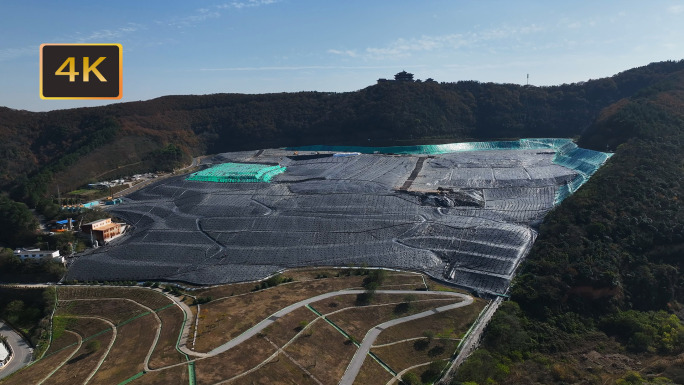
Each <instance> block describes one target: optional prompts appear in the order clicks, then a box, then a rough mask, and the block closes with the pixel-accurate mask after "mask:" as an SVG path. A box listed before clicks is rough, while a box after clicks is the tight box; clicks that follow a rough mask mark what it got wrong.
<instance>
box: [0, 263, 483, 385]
mask: <svg viewBox="0 0 684 385" xmlns="http://www.w3.org/2000/svg"><path fill="white" fill-rule="evenodd" d="M348 271H349V270H346V271H344V270H343V271H342V272H343V273H342V274H339V273H340V270H337V269H303V270H294V271H291V272H286V273H285V274H284V275H287V276H290V277H293V278H296V279H297V280H298V281H296V282H292V283H287V284H281V285H279V286H276V287H272V288H269V289H265V290H258V291H252V289H253V288H254V286H255V283H248V284H235V285H224V286H217V287H212V288H208V289H201V290H195V291H192V295H193V296H194V297H201V296H213V295H224V296H223V297H218V298H214V299H213V300H212V301H210V302H209V303H205V304H202V305H201V306H200V307H199V308H200V313H199V314H200V317H199V332H200V333H198V340H197V347H196V351H199V352H202V351H204V352H207V351H210V350H211V349H213V348H216V347H218V346H220V345H222V344H224V343H226V342H228V341H229V340H231V339H232V338H233V337H235V336H238V335H239V334H240V333H242V332H244V331H245V330H247V329H249V328H251V327H252V326H254V325H255V324H257V323H258V322H260V321H262V320H264V319H266V318H268V317H270V316H271V315H272V314H273V313H275V312H276V311H278V310H280V309H281V308H283V307H285V306H287V305H289V304H292V303H296V302H299V301H301V300H304V299H307V298H311V297H314V296H316V295H318V294H323V293H327V292H331V291H337V290H341V289H345V288H357V289H358V288H360V286H361V283H362V281H363V279H364V278H365V276H363V275H354V274H351V275H347V272H348ZM354 271H355V270H351V272H354ZM338 275H341V276H338ZM428 284H431V283H430V282H428ZM424 288H425V285H424V283H423V279H422V277H421V276H420V275H419V274H412V273H401V272H390V273H388V275H387V278H386V280H385V281H384V282H383V285H382V286H381V287H380V289H381V290H387V289H395V290H418V289H424ZM58 298H59V302H58V306H57V312H56V315H55V318H54V320H53V336H54V339H53V342H52V345H51V346H50V348H49V350H48V352H47V354H46V356H45V358H43V359H41V360H39V361H37V362H36V363H34V364H33V365H32V366H30V367H28V368H26V369H24V370H21V371H20V372H18V373H16V374H15V375H13V376H11V377H9V378H8V379H5V380H3V381H0V383H1V384H2V385H5V384H10V385H12V384H34V383H39V382H40V381H41V380H42V379H45V381H44V383H45V384H64V383H74V384H76V383H83V382H84V381H86V380H88V381H89V382H88V383H89V384H114V385H116V384H119V383H121V382H122V381H127V380H130V383H132V384H134V385H135V384H172V385H173V384H183V385H184V384H189V383H190V376H191V375H194V376H195V378H196V383H197V384H202V385H213V384H217V383H231V384H316V385H321V384H325V385H327V384H337V383H338V382H339V380H340V378H341V377H342V375H343V374H344V372H345V370H346V369H347V366H348V365H349V362H350V360H351V358H352V357H353V356H354V354H355V352H356V351H357V346H356V345H355V344H354V341H353V340H356V341H359V342H360V341H361V340H362V339H363V338H364V336H365V334H366V332H367V331H368V330H369V329H371V328H373V327H374V326H376V325H378V324H380V323H383V322H385V321H388V320H392V319H396V318H400V317H405V316H407V315H410V314H415V313H419V312H423V311H425V310H430V309H434V308H437V307H441V306H444V305H447V304H452V303H456V302H459V301H460V299H459V298H455V297H453V296H451V297H450V296H446V295H442V294H435V295H433V294H428V295H425V294H421V295H413V294H385V293H376V294H375V295H374V297H373V299H372V301H371V302H370V304H369V305H366V306H360V305H358V304H357V297H356V295H353V294H340V295H336V296H334V297H331V298H328V299H325V300H321V301H317V302H315V303H312V306H313V308H315V309H316V311H318V312H320V313H322V314H325V315H326V317H327V318H328V319H329V320H330V321H332V322H334V323H335V324H336V325H337V326H338V327H339V328H341V329H342V330H343V331H344V332H345V333H348V334H349V335H351V336H352V337H353V338H352V339H349V338H347V337H346V336H345V335H343V333H341V332H340V331H339V330H337V329H335V327H333V326H332V325H331V324H329V323H328V322H327V321H326V320H325V319H324V318H323V317H321V316H319V315H318V314H316V313H315V312H314V311H312V310H310V309H308V308H306V307H301V308H299V309H296V310H294V311H292V312H290V313H288V314H286V315H284V316H282V317H280V318H277V319H274V322H273V323H272V324H271V325H269V326H268V327H267V328H265V329H263V330H262V331H261V332H260V333H258V334H257V335H255V336H253V337H250V338H249V339H247V340H246V341H245V342H243V343H241V344H239V345H237V346H235V347H233V348H232V349H230V350H227V351H225V352H223V353H220V354H216V355H213V356H202V355H194V356H193V355H191V357H190V359H191V360H194V365H188V364H187V363H186V362H187V359H186V356H185V355H184V354H182V353H180V352H179V351H178V350H177V348H176V344H177V342H178V341H179V338H180V336H181V333H182V332H183V330H182V328H183V319H184V318H185V316H186V315H184V314H183V309H181V308H180V307H178V306H177V305H175V304H174V303H173V301H172V300H171V299H170V298H169V297H167V295H165V294H163V293H160V292H158V291H154V290H150V289H143V288H126V287H109V286H107V287H105V286H75V287H69V286H60V287H59V289H58ZM186 298H189V297H187V296H186ZM189 301H190V300H189V299H188V301H187V302H189ZM485 304H486V302H484V301H482V300H477V301H475V302H474V303H473V304H472V305H470V306H466V307H463V308H459V309H454V310H449V311H447V312H444V313H439V314H435V315H430V316H428V317H426V318H422V319H418V320H414V321H409V322H405V323H402V324H399V325H396V326H393V327H389V328H387V329H385V330H384V331H383V332H382V333H381V334H380V336H379V338H378V339H377V340H376V342H375V345H377V346H375V347H373V348H372V349H371V352H373V353H375V354H376V355H377V356H379V357H380V358H381V359H382V360H383V361H385V362H386V363H387V364H388V365H390V367H392V369H394V370H396V371H397V372H398V371H401V370H403V369H405V368H408V367H410V366H414V365H417V364H423V363H429V362H431V361H433V360H442V359H444V358H448V357H450V356H451V355H452V353H453V352H454V349H455V348H456V345H457V344H458V342H459V340H457V338H460V337H461V336H462V335H463V333H464V332H465V331H466V330H467V329H468V327H470V325H471V323H472V322H473V321H474V320H475V318H476V317H477V315H478V314H479V313H480V311H481V310H482V308H483V307H484V306H485ZM189 309H190V313H189V314H188V315H187V316H188V319H187V324H188V325H192V324H194V322H195V319H194V314H195V312H196V311H197V306H190V308H189ZM426 330H430V331H431V333H430V335H431V338H432V339H431V341H429V343H427V344H423V345H421V344H420V341H427V338H425V337H424V336H423V334H424V332H425V331H426ZM157 333H158V338H157ZM192 333H193V331H192V329H191V330H190V334H189V336H188V339H187V344H188V345H189V346H191V341H192V336H193V334H192ZM79 341H80V345H79ZM417 342H418V343H417ZM388 343H393V344H392V345H387V346H382V345H383V344H388ZM148 356H149V362H146V361H147V358H148ZM146 363H147V365H148V366H149V371H146V372H144V373H143V371H144V370H145V365H146ZM426 367H427V366H426ZM192 368H194V369H192ZM189 369H190V370H189ZM420 370H421V368H418V369H417V370H416V371H415V372H416V373H417V374H419V375H420V373H421V371H420ZM391 378H392V376H391V374H390V373H388V372H387V371H386V370H385V369H384V368H383V367H381V366H380V365H379V364H378V363H377V362H375V361H374V360H372V359H371V358H369V357H366V359H365V361H364V364H363V367H362V369H361V371H360V372H359V375H358V376H357V378H356V380H355V384H369V385H371V384H385V383H386V382H387V381H389V380H390V379H391Z"/></svg>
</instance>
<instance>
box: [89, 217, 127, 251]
mask: <svg viewBox="0 0 684 385" xmlns="http://www.w3.org/2000/svg"><path fill="white" fill-rule="evenodd" d="M81 232H82V233H83V234H85V235H90V237H91V240H92V241H93V244H94V245H95V242H97V245H104V244H105V243H107V242H109V241H111V240H112V239H114V238H117V237H119V236H120V235H121V234H122V232H123V226H122V224H121V223H115V222H112V219H111V218H105V219H99V220H97V221H93V222H90V223H86V224H84V225H82V226H81Z"/></svg>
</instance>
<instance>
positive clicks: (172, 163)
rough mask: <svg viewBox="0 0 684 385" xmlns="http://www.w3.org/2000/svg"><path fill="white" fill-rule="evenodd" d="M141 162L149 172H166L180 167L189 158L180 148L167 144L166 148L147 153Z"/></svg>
mask: <svg viewBox="0 0 684 385" xmlns="http://www.w3.org/2000/svg"><path fill="white" fill-rule="evenodd" d="M143 160H144V161H146V162H147V163H148V165H149V169H150V170H153V171H167V172H168V171H173V170H174V169H175V168H180V167H182V166H183V164H184V162H186V161H189V158H188V156H187V154H186V153H185V152H183V150H182V149H181V148H180V147H178V146H177V145H175V144H173V143H169V144H167V145H166V147H163V148H160V149H158V150H155V151H152V152H150V153H148V154H147V155H146V156H145V158H143Z"/></svg>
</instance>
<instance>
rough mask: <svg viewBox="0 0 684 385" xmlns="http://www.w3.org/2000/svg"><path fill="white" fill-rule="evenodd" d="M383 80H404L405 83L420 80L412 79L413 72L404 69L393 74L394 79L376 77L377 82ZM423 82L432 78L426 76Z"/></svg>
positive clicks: (431, 80)
mask: <svg viewBox="0 0 684 385" xmlns="http://www.w3.org/2000/svg"><path fill="white" fill-rule="evenodd" d="M385 82H406V83H413V82H420V80H419V79H415V80H414V79H413V74H412V73H410V72H406V71H401V72H399V73H397V74H395V75H394V80H390V79H382V78H381V79H378V83H385ZM425 82H426V83H427V82H434V80H433V79H432V78H428V79H426V80H425Z"/></svg>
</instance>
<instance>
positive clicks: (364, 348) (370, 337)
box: [340, 290, 473, 385]
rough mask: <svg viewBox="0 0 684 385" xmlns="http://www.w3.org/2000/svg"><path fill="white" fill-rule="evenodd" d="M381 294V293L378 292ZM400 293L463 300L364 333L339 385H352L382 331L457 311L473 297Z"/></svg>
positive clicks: (438, 292) (471, 301)
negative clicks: (442, 296)
mask: <svg viewBox="0 0 684 385" xmlns="http://www.w3.org/2000/svg"><path fill="white" fill-rule="evenodd" d="M378 292H382V291H378ZM399 292H400V293H401V292H407V293H411V294H418V293H427V294H447V295H454V296H456V297H460V298H463V299H464V300H463V301H461V302H458V303H453V304H450V305H445V306H440V307H438V308H435V309H430V310H427V311H424V312H422V313H417V314H413V315H409V316H406V317H401V318H396V319H393V320H390V321H387V322H383V323H381V324H380V325H377V326H376V327H374V328H372V329H371V330H369V331H368V332H367V333H366V336H365V337H364V338H363V341H362V342H361V346H359V349H358V350H357V351H356V353H355V354H354V357H353V358H352V360H351V362H350V363H349V366H347V370H346V371H345V372H344V375H343V376H342V379H341V380H340V385H352V384H353V383H354V380H355V379H356V376H357V375H358V374H359V370H361V365H363V361H364V360H365V359H366V356H367V355H368V352H369V351H370V348H371V346H373V342H375V340H376V339H377V338H378V336H379V335H380V333H382V331H383V330H385V329H387V328H389V327H392V326H395V325H398V324H401V323H404V322H409V321H413V320H417V319H419V318H423V317H428V316H431V315H435V314H438V313H441V312H444V311H447V310H452V309H457V308H459V307H463V306H468V305H470V304H472V303H473V297H471V296H469V295H466V294H460V293H451V292H444V291H420V292H416V291H409V290H406V291H404V290H400V291H399Z"/></svg>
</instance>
